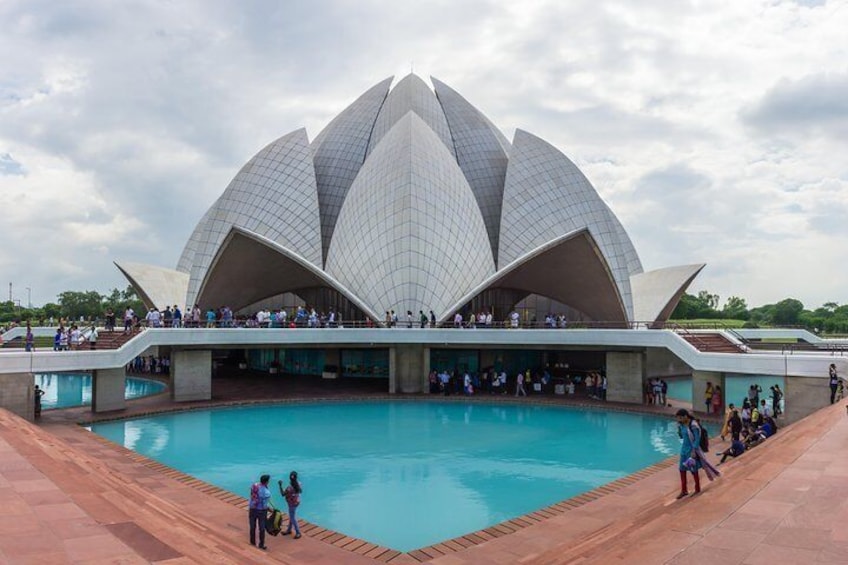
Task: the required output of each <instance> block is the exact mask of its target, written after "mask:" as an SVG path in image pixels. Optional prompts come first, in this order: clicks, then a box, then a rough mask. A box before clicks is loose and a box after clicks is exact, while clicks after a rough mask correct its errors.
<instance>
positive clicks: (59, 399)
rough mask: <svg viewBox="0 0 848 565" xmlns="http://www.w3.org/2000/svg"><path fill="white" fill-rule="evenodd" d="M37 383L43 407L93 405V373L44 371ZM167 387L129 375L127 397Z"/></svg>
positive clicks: (126, 388) (38, 377) (139, 395)
mask: <svg viewBox="0 0 848 565" xmlns="http://www.w3.org/2000/svg"><path fill="white" fill-rule="evenodd" d="M35 384H37V385H38V386H39V388H41V389H42V390H43V391H44V396H42V397H41V408H42V409H43V410H50V409H51V408H71V407H73V406H89V405H91V375H89V374H85V373H43V374H36V375H35ZM166 388H167V387H166V386H165V385H164V384H163V383H161V382H159V381H154V380H150V379H139V378H135V377H127V380H126V385H125V387H124V391H125V398H126V399H127V400H131V399H133V398H141V397H142V396H150V395H151V394H159V393H160V392H163V391H164V390H165V389H166Z"/></svg>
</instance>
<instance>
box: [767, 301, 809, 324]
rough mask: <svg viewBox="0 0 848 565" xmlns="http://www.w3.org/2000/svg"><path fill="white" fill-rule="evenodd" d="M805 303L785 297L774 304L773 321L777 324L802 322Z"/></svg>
mask: <svg viewBox="0 0 848 565" xmlns="http://www.w3.org/2000/svg"><path fill="white" fill-rule="evenodd" d="M803 311H804V304H802V303H801V301H800V300H796V299H794V298H785V299H783V300H781V301H780V302H778V303H777V304H775V305H774V309H773V311H772V313H771V322H772V323H773V324H775V325H777V326H794V325H797V324H798V323H799V322H800V319H801V312H803Z"/></svg>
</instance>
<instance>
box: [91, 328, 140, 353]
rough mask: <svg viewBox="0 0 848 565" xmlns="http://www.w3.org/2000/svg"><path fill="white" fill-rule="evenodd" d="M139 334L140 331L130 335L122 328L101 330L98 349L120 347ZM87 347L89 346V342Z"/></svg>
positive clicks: (98, 334)
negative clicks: (109, 330) (110, 330)
mask: <svg viewBox="0 0 848 565" xmlns="http://www.w3.org/2000/svg"><path fill="white" fill-rule="evenodd" d="M138 334H139V332H133V333H132V334H129V335H128V334H125V333H124V332H123V331H120V330H115V331H114V332H107V331H102V330H100V331H98V332H97V349H118V348H119V347H121V346H122V345H124V344H125V343H126V342H128V341H129V340H131V339H132V338H134V337H135V336H137V335H138ZM85 347H88V344H86V345H85V346H84V348H85Z"/></svg>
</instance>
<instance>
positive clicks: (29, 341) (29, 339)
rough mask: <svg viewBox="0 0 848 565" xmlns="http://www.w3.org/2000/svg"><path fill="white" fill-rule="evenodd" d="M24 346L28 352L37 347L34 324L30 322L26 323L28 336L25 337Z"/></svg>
mask: <svg viewBox="0 0 848 565" xmlns="http://www.w3.org/2000/svg"><path fill="white" fill-rule="evenodd" d="M24 346H25V347H26V352H27V353H32V351H33V350H34V349H35V336H34V335H33V333H32V326H31V325H30V323H29V322H27V325H26V337H25V338H24Z"/></svg>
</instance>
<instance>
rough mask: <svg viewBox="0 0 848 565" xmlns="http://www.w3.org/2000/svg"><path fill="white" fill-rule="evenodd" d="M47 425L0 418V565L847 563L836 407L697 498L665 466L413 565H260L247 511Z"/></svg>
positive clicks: (341, 556)
mask: <svg viewBox="0 0 848 565" xmlns="http://www.w3.org/2000/svg"><path fill="white" fill-rule="evenodd" d="M56 420H57V423H52V424H46V425H44V426H41V427H39V426H34V425H31V424H29V423H27V422H25V421H23V420H21V419H19V418H17V417H16V416H14V415H12V414H9V413H8V412H5V411H2V410H0V562H2V563H10V564H12V563H15V564H16V563H92V564H93V563H167V564H177V563H374V562H376V561H375V560H374V559H372V557H377V558H378V560H379V561H388V562H390V563H417V562H419V561H425V562H432V563H439V564H445V565H460V564H465V563H625V562H626V563H640V564H641V563H646V564H650V563H674V564H684V563H723V564H724V563H728V564H729V563H744V564H751V565H755V564H758V563H770V564H777V563H792V564H795V563H804V562H821V563H848V529H846V528H844V527H843V524H845V522H846V520H848V497H846V496H844V494H843V492H842V491H843V489H844V488H845V485H846V477H848V450H846V449H845V448H846V447H848V417H846V412H845V409H844V408H843V407H842V406H835V407H831V408H828V409H825V410H822V411H820V412H818V413H816V414H814V415H812V416H810V417H809V418H807V419H805V420H802V421H801V422H799V423H797V424H794V425H792V426H790V427H787V428H785V429H781V430H780V432H779V433H778V435H777V436H776V437H775V438H772V439H770V440H768V441H767V442H766V443H765V444H763V445H762V446H760V447H758V448H756V449H755V450H753V451H752V452H750V453H748V454H746V455H745V456H743V457H741V458H739V459H737V460H733V461H731V462H729V463H728V464H726V465H724V466H723V471H724V476H723V477H722V478H721V479H719V480H718V481H716V482H714V483H710V484H706V486H705V489H704V492H703V493H702V494H701V495H700V496H698V497H691V498H688V499H686V500H683V501H679V502H678V501H675V500H674V495H675V494H676V488H677V471H676V468H674V467H665V468H663V469H662V470H660V471H658V472H654V473H642V474H639V476H637V477H634V478H633V479H632V480H630V481H625V482H623V483H622V484H619V485H617V488H610V489H605V488H602V489H598V491H599V492H598V493H596V495H593V496H590V497H585V498H584V499H581V497H577V498H578V500H576V501H569V502H568V503H566V504H562V505H557V506H558V508H556V509H555V510H556V511H552V512H546V511H542V512H540V513H534V514H533V515H530V516H529V517H528V518H527V519H525V520H517V521H514V522H508V523H506V524H503V525H500V526H497V527H495V528H493V529H490V530H491V531H489V530H486V531H483V532H478V533H477V534H473V535H471V536H465V537H463V538H458V539H457V540H451V541H450V542H445V543H444V544H437V545H436V546H433V547H431V548H425V549H424V550H423V551H420V552H411V553H409V554H398V553H397V552H393V551H387V550H385V548H377V547H375V546H371V545H370V544H364V542H361V541H360V540H354V539H351V538H346V537H344V536H343V535H341V534H334V533H333V532H328V531H326V530H324V529H323V528H320V527H315V526H312V527H311V528H310V531H309V532H308V533H307V534H306V535H305V536H304V537H303V538H302V539H300V540H297V541H295V540H292V539H291V538H270V540H269V543H268V545H269V547H270V551H269V552H268V553H262V552H260V551H259V550H257V549H255V548H253V547H251V546H249V545H248V544H247V540H246V537H247V536H246V533H245V529H246V524H245V522H246V520H245V514H246V512H245V510H244V509H243V500H240V499H238V497H230V499H229V500H227V499H226V497H225V496H222V495H221V493H220V492H215V490H216V489H210V488H209V487H208V485H204V484H203V483H200V482H199V481H190V480H187V479H186V478H185V477H179V476H178V475H179V474H178V473H173V472H170V471H168V470H167V469H164V468H163V467H161V466H158V467H157V466H155V465H151V464H149V463H145V462H144V461H143V460H142V458H139V457H138V456H135V455H133V454H131V453H130V452H127V451H126V450H124V449H122V448H118V447H116V446H113V445H111V444H108V443H107V442H105V441H103V440H100V439H98V438H97V437H96V436H93V435H92V434H89V433H88V432H86V431H85V430H83V429H81V428H78V427H76V426H72V425H68V424H66V423H60V422H59V420H61V418H56ZM715 447H716V446H714V451H715ZM705 483H706V481H705ZM600 494H603V496H600ZM307 515H308V511H307ZM487 532H489V533H487ZM339 546H344V548H343V547H339ZM351 549H354V550H356V551H350V550H351ZM363 554H364V555H363Z"/></svg>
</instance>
